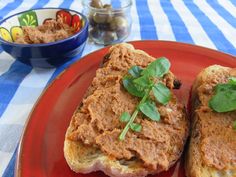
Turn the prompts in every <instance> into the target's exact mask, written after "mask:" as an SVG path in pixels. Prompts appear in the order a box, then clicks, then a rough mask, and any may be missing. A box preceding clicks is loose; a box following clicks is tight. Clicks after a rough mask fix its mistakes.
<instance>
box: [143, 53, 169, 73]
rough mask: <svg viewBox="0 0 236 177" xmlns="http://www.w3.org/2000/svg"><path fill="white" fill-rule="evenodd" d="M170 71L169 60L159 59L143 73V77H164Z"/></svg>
mask: <svg viewBox="0 0 236 177" xmlns="http://www.w3.org/2000/svg"><path fill="white" fill-rule="evenodd" d="M169 69H170V62H169V60H168V59H167V58H165V57H162V58H159V59H157V60H155V61H153V62H152V63H150V64H149V65H148V66H147V68H146V69H145V70H143V71H142V75H146V76H149V77H150V76H152V77H163V76H164V75H165V74H166V73H167V72H168V71H169Z"/></svg>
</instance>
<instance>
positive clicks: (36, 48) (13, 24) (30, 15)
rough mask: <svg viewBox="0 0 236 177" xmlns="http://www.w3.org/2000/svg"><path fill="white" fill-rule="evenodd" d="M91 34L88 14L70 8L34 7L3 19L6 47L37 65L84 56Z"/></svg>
mask: <svg viewBox="0 0 236 177" xmlns="http://www.w3.org/2000/svg"><path fill="white" fill-rule="evenodd" d="M87 38H88V20H87V18H86V16H84V15H83V14H82V13H80V12H76V11H74V10H69V9H62V8H40V9H33V10H28V11H24V12H20V13H18V14H15V15H12V16H10V17H8V18H6V19H4V20H2V21H1V22H0V45H1V47H2V48H3V50H4V51H6V52H7V53H9V54H10V55H11V56H12V57H14V58H15V59H17V60H19V61H21V62H23V63H25V64H28V65H31V66H34V67H44V68H45V67H57V66H59V65H61V64H63V63H65V62H67V61H69V60H71V59H72V58H73V57H75V56H77V57H80V55H81V53H82V51H83V49H84V46H85V43H86V40H87Z"/></svg>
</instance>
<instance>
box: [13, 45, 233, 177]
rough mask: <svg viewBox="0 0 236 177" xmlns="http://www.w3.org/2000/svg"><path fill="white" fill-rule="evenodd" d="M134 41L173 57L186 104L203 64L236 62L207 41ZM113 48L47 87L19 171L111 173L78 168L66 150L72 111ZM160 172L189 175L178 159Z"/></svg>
mask: <svg viewBox="0 0 236 177" xmlns="http://www.w3.org/2000/svg"><path fill="white" fill-rule="evenodd" d="M132 44H133V45H134V46H135V48H137V49H141V50H144V51H146V52H147V53H149V54H150V55H152V56H154V57H161V56H165V57H167V58H168V59H169V60H170V61H171V64H172V66H171V70H172V72H173V73H174V74H175V75H176V76H177V77H178V78H180V79H181V81H182V83H183V86H182V87H181V89H180V91H178V93H177V96H178V97H179V98H180V99H181V100H182V101H183V102H184V103H185V104H186V103H187V100H188V95H189V90H190V87H191V84H192V82H193V80H194V78H195V76H196V75H197V73H199V71H200V70H201V69H203V68H204V67H207V66H209V65H212V64H220V65H223V66H229V67H236V58H235V57H233V56H230V55H227V54H224V53H220V52H217V51H214V50H210V49H207V48H203V47H197V46H193V45H189V44H182V43H176V42H166V41H136V42H132ZM107 50H108V48H104V49H101V50H99V51H96V52H94V53H91V54H89V55H87V56H85V57H84V58H83V59H81V60H80V61H79V62H76V63H75V64H73V65H72V66H71V67H70V68H68V69H67V70H66V71H64V72H63V73H62V74H61V75H60V76H58V77H57V79H55V81H54V82H53V83H52V84H51V85H50V86H48V88H47V89H46V90H45V91H44V93H43V94H42V96H41V97H40V99H39V100H38V102H37V104H36V106H35V107H34V110H33V111H32V113H31V115H30V117H29V119H28V123H27V125H26V127H25V131H24V134H23V136H22V140H21V144H20V148H19V153H18V160H17V165H16V171H15V172H16V173H15V174H16V176H21V177H33V176H40V177H44V176H47V177H48V176H53V177H55V176H57V177H59V176H63V177H64V176H67V177H69V176H76V177H82V176H83V177H84V176H87V177H88V176H91V177H92V176H94V177H95V176H100V177H101V176H105V175H104V174H103V173H102V172H97V173H91V174H89V175H82V174H76V173H74V172H72V171H71V170H70V169H69V167H68V165H67V163H66V161H65V159H64V156H63V142H64V136H65V132H66V129H67V127H68V125H69V122H70V119H71V116H72V114H73V112H74V110H75V109H76V107H77V105H79V103H80V102H81V100H82V98H83V95H84V93H85V91H86V89H87V88H88V86H89V85H90V83H91V81H92V78H93V77H94V76H95V71H96V69H97V68H98V67H99V64H100V62H101V60H102V59H103V56H104V55H105V54H106V52H107ZM179 169H180V170H179ZM173 173H174V174H175V175H173ZM156 176H158V177H170V176H175V177H184V172H183V166H182V164H181V165H179V164H178V165H177V168H176V166H174V167H172V168H171V169H170V170H169V171H168V172H165V173H162V174H160V175H156Z"/></svg>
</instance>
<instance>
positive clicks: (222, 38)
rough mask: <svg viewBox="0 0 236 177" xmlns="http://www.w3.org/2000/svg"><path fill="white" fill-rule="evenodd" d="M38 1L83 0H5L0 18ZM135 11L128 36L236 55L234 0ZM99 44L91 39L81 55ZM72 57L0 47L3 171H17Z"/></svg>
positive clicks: (138, 4)
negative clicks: (50, 63) (26, 56)
mask: <svg viewBox="0 0 236 177" xmlns="http://www.w3.org/2000/svg"><path fill="white" fill-rule="evenodd" d="M39 7H63V8H70V9H74V10H77V11H82V5H81V2H80V0H64V1H63V0H24V1H23V0H1V1H0V20H1V19H2V18H5V17H7V16H9V15H11V14H14V13H16V12H19V11H23V10H27V9H31V8H39ZM131 14H132V19H133V25H132V32H131V35H130V36H129V37H128V39H126V40H127V41H130V40H140V39H142V40H145V39H160V40H170V41H179V42H185V43H191V44H196V45H200V46H205V47H209V48H212V49H216V50H219V51H223V52H226V53H229V54H232V55H236V0H218V1H217V0H195V1H192V0H185V1H184V0H172V1H170V0H136V1H135V0H133V6H132V9H131ZM99 48H101V46H97V45H95V44H93V43H91V42H87V45H86V47H85V50H84V52H83V55H86V54H88V53H90V52H92V51H94V50H97V49H99ZM74 61H75V60H74ZM71 63H72V62H70V63H67V64H65V65H63V66H61V67H59V68H56V69H38V68H37V69H35V68H32V67H30V66H26V65H24V64H22V63H20V62H18V61H15V60H14V59H13V58H12V57H10V56H9V55H8V54H7V53H5V52H3V51H2V50H1V49H0V176H4V177H6V176H14V165H15V159H16V151H17V146H18V143H19V139H20V136H21V133H22V129H23V127H24V125H25V121H26V119H27V116H28V114H29V112H30V111H31V109H32V107H33V105H34V103H35V102H36V100H37V98H38V97H39V95H40V94H41V92H42V91H43V89H44V88H45V86H46V85H47V84H48V83H50V82H51V80H52V79H53V78H54V77H55V76H56V75H57V74H58V73H60V72H61V71H62V70H63V69H64V68H66V67H68V66H69V65H70V64H71Z"/></svg>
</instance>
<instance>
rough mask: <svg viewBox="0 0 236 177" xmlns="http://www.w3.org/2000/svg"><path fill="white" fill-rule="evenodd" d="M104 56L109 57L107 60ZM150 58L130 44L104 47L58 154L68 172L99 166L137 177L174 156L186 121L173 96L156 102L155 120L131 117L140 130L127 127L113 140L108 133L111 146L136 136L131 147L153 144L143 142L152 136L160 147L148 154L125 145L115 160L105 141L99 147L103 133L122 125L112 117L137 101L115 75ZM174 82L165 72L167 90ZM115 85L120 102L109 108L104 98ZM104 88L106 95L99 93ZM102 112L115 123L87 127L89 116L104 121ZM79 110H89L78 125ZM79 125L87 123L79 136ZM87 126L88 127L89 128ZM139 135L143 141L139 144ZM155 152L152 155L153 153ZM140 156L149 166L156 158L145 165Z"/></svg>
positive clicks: (111, 173) (160, 167)
mask: <svg viewBox="0 0 236 177" xmlns="http://www.w3.org/2000/svg"><path fill="white" fill-rule="evenodd" d="M107 58H109V59H108V60H107ZM154 60H155V58H153V57H151V56H149V55H148V54H147V53H145V52H143V51H141V50H135V49H134V47H133V46H132V45H130V44H119V45H115V46H113V47H111V48H110V50H109V53H108V55H106V62H105V63H104V65H103V67H102V68H100V69H98V70H97V72H96V77H95V78H94V80H93V82H92V84H91V86H90V88H89V89H88V91H87V93H86V95H85V98H84V100H83V104H82V106H80V107H78V109H77V110H76V111H75V113H74V115H73V117H72V119H71V122H70V125H69V127H68V129H67V132H66V136H65V142H64V156H65V159H66V161H67V163H68V165H69V166H70V168H71V169H72V170H73V171H75V172H77V173H90V172H93V171H98V170H100V171H103V172H104V173H105V174H107V175H109V176H115V177H126V176H127V177H141V176H146V175H148V174H155V173H159V172H161V171H166V170H168V169H169V168H170V167H171V166H172V165H173V164H174V163H175V162H176V161H177V160H178V159H179V157H180V156H181V154H182V151H183V148H184V144H185V141H186V139H187V136H188V126H189V122H188V119H187V116H186V113H185V108H184V106H183V105H182V104H181V103H179V102H178V101H177V99H176V97H175V96H174V95H173V96H172V99H171V101H170V102H169V103H168V104H167V105H166V106H159V111H160V114H161V121H160V122H155V121H147V119H142V118H141V117H139V118H137V121H141V122H139V123H141V124H142V127H143V128H142V131H141V132H140V133H135V132H132V131H129V132H128V134H127V136H126V138H125V140H124V141H120V140H118V137H115V138H114V139H112V138H110V137H108V138H110V139H111V142H110V144H111V145H114V144H115V143H117V146H119V148H122V147H123V145H124V146H125V143H128V142H130V141H131V140H132V138H130V137H133V138H136V139H137V141H135V142H134V146H135V147H136V145H135V143H136V142H138V143H140V146H144V145H146V146H147V147H148V146H149V145H153V144H148V143H149V142H150V141H152V139H153V138H154V139H158V141H156V145H155V147H157V148H160V149H155V148H151V152H149V151H148V152H144V151H142V152H144V153H147V154H144V155H143V154H142V152H140V149H138V148H137V147H136V148H137V150H136V149H135V150H136V151H135V150H134V149H133V150H132V151H129V150H128V151H126V150H127V149H125V150H124V152H125V153H126V152H127V153H126V155H127V154H128V155H127V156H128V157H127V156H125V155H124V156H122V155H123V154H122V153H121V154H120V155H121V158H119V157H114V153H115V152H114V151H112V150H110V151H108V150H107V149H109V147H108V146H109V144H106V145H105V147H104V146H103V143H104V142H103V141H105V138H107V137H106V135H107V136H108V135H110V134H112V133H117V132H120V128H121V127H122V126H123V125H121V127H120V125H119V123H117V122H116V119H117V120H119V115H120V113H121V112H123V111H125V109H128V108H129V107H130V106H132V104H133V103H136V102H137V98H134V97H133V96H131V95H130V94H129V93H127V92H126V91H125V90H124V89H123V88H122V85H121V83H120V79H121V78H122V77H123V76H124V75H125V74H126V73H127V70H128V69H129V68H130V67H131V66H133V65H138V66H141V67H146V66H147V64H148V63H150V62H152V61H154ZM101 76H102V77H101ZM114 78H115V81H114ZM104 79H105V80H106V81H107V80H109V82H108V83H105V82H104ZM174 80H175V77H174V75H173V74H172V73H171V72H170V73H168V74H167V75H166V76H165V77H164V82H165V83H166V85H167V86H168V87H169V88H170V89H172V88H174V87H175V84H174V83H176V82H174ZM114 85H115V86H114ZM178 86H179V84H177V86H176V87H178ZM116 89H118V90H119V91H118V92H119V96H120V97H122V98H123V102H120V104H119V106H118V107H117V109H116V110H114V109H113V107H115V105H114V104H113V102H112V101H111V100H110V99H111V97H113V96H114V94H113V92H114V90H116ZM104 92H105V93H106V94H107V95H108V96H104V95H103V93H104ZM112 94H113V95H112ZM97 95H100V97H99V100H94V99H92V97H94V96H97ZM103 97H105V99H104V100H105V101H107V100H108V101H109V100H110V101H111V102H110V104H109V105H108V106H105V107H104V106H103V101H102V100H103ZM105 101H104V102H105ZM95 102H99V103H100V102H102V103H101V105H100V107H101V109H102V111H100V112H99V114H96V115H95V114H92V113H91V109H93V107H94V106H90V107H89V106H88V105H89V104H90V105H91V104H94V103H95ZM104 110H112V111H113V113H114V115H109V116H108V117H107V118H106V119H112V121H113V122H115V124H117V125H118V126H116V127H112V128H111V129H107V130H104V131H103V130H100V131H97V129H99V125H97V124H95V125H94V126H93V127H92V128H91V126H88V124H90V123H91V121H92V120H94V119H96V118H97V117H99V116H100V115H103V117H104V118H103V119H105V117H106V116H107V115H106V114H104ZM116 111H118V114H117V115H115V114H116ZM82 114H83V115H84V114H86V115H88V114H90V115H89V116H88V117H90V118H88V119H86V118H85V119H86V121H88V122H85V123H84V120H83V119H81V115H82ZM91 114H92V115H91ZM91 117H93V118H91ZM147 124H148V125H149V126H150V128H152V127H153V128H152V129H153V132H151V134H149V138H145V136H147V135H145V132H146V131H148V132H149V130H148V129H145V125H147ZM83 126H84V127H88V129H85V131H86V132H85V134H86V135H85V136H82V135H81V134H79V133H80V132H81V131H82V127H83ZM100 126H101V125H100ZM89 127H90V128H91V129H89ZM157 127H158V128H157ZM94 129H96V131H95V134H96V133H100V134H99V137H102V138H97V139H96V141H93V140H91V139H92V138H91V137H93V136H94V133H92V132H94ZM155 133H156V134H155ZM154 135H155V136H154ZM142 138H143V140H144V141H143V142H142ZM122 143H123V144H122ZM145 143H147V144H145ZM119 148H117V147H114V149H117V150H116V151H119V150H120V149H119ZM131 148H132V147H131ZM159 150H160V151H159ZM122 152H123V151H122ZM125 153H124V154H125ZM155 153H157V154H158V155H155ZM141 156H142V157H147V161H148V160H150V158H151V160H150V161H149V162H150V163H151V164H152V159H154V160H156V161H157V162H156V163H155V164H154V165H153V164H152V165H150V164H147V163H146V164H145V163H144V161H143V159H141ZM148 158H149V159H148Z"/></svg>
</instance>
